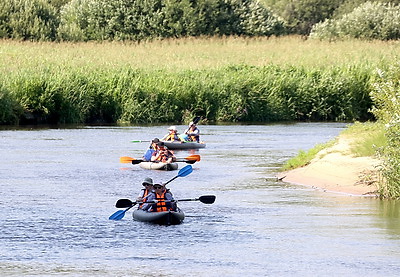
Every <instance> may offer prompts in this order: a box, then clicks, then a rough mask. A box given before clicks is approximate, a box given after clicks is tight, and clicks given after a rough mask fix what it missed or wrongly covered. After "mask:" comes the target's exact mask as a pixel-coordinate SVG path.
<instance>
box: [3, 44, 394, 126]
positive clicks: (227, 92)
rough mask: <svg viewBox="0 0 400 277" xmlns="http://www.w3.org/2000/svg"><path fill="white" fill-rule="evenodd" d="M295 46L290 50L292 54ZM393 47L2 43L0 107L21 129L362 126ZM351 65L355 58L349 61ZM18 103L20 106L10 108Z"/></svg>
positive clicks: (392, 57)
mask: <svg viewBox="0 0 400 277" xmlns="http://www.w3.org/2000/svg"><path fill="white" fill-rule="evenodd" d="M293 45H295V47H293ZM398 52H399V48H398V45H397V44H396V43H390V42H387V43H382V42H369V43H367V42H338V43H332V44H330V43H324V42H319V41H317V42H309V41H303V40H301V39H299V38H296V37H287V38H281V39H277V38H271V39H269V40H267V39H261V38H254V39H243V38H219V39H218V38H203V39H181V40H163V41H159V42H152V43H145V44H122V43H109V42H106V43H99V44H97V43H78V44H72V43H61V44H55V43H28V42H14V41H1V42H0V53H1V55H0V85H1V88H2V91H7V93H6V94H4V96H3V97H2V98H0V105H7V106H8V107H9V108H8V109H7V110H8V111H10V112H9V113H13V114H9V115H4V116H2V117H1V118H0V119H2V121H1V122H0V123H2V124H10V123H12V121H11V120H10V118H19V119H20V123H26V122H30V121H32V120H31V119H34V121H33V122H38V123H73V122H83V123H89V122H142V123H144V122H167V121H177V122H180V121H182V120H185V119H186V118H190V117H192V116H193V115H201V116H203V117H204V118H205V119H206V120H209V121H278V120H357V119H358V120H365V119H368V118H371V114H369V112H368V110H369V108H370V107H371V105H372V102H371V99H370V97H369V92H370V90H371V84H370V79H371V76H372V72H373V71H374V69H375V68H376V67H380V68H387V67H388V66H389V65H390V63H391V62H392V61H393V60H394V59H395V58H396V57H397V54H398ZM350 57H351V58H350ZM10 103H17V106H16V107H15V106H14V107H12V108H11V106H12V105H13V104H10Z"/></svg>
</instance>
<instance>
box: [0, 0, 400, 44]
mask: <svg viewBox="0 0 400 277" xmlns="http://www.w3.org/2000/svg"><path fill="white" fill-rule="evenodd" d="M399 4H400V0H391V1H389V0H369V1H366V0H337V1H331V0H260V1H257V0H134V1H133V0H114V1H108V0H2V1H1V2H0V38H6V39H16V40H32V41H89V40H95V41H102V40H110V41H113V40H118V41H121V40H122V41H125V40H131V41H142V40H152V39H163V38H180V37H188V36H281V35H287V34H300V35H303V36H305V37H311V38H318V39H329V40H332V39H341V38H363V39H381V40H392V39H399V38H400V28H399V25H400V7H399Z"/></svg>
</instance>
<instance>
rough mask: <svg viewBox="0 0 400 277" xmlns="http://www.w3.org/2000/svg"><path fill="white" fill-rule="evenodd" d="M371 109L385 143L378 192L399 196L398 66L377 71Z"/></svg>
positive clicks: (385, 195)
mask: <svg viewBox="0 0 400 277" xmlns="http://www.w3.org/2000/svg"><path fill="white" fill-rule="evenodd" d="M371 96H372V99H373V100H374V109H373V112H374V114H375V115H376V117H377V118H378V119H379V120H380V121H381V122H382V123H384V124H385V136H386V138H387V146H385V147H383V148H382V149H381V150H380V154H381V157H380V158H381V159H382V160H383V168H382V174H383V177H384V179H383V180H382V183H381V187H380V194H381V196H382V197H387V198H397V199H400V66H396V67H394V68H392V70H390V71H387V72H383V71H380V72H379V80H378V81H377V82H376V83H375V84H374V90H373V91H372V94H371Z"/></svg>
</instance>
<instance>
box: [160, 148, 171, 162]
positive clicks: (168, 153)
mask: <svg viewBox="0 0 400 277" xmlns="http://www.w3.org/2000/svg"><path fill="white" fill-rule="evenodd" d="M158 152H160V151H158ZM156 155H158V153H156ZM173 155H174V154H173V153H172V152H171V151H169V150H166V151H165V154H161V155H158V157H157V159H156V161H159V162H162V163H165V162H166V161H167V160H168V159H169V158H170V157H172V156H173Z"/></svg>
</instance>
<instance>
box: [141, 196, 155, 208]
mask: <svg viewBox="0 0 400 277" xmlns="http://www.w3.org/2000/svg"><path fill="white" fill-rule="evenodd" d="M155 199H156V197H155V195H154V193H150V194H149V195H148V196H147V198H146V199H145V200H146V201H145V202H150V201H154V200H155ZM152 205H153V204H152V203H144V204H143V206H142V210H144V211H148V210H149V209H150V208H151V206H152Z"/></svg>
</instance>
